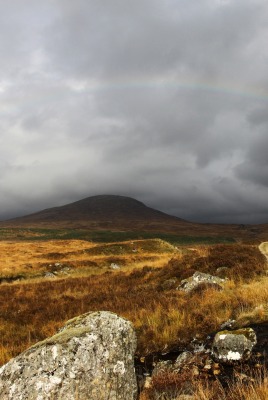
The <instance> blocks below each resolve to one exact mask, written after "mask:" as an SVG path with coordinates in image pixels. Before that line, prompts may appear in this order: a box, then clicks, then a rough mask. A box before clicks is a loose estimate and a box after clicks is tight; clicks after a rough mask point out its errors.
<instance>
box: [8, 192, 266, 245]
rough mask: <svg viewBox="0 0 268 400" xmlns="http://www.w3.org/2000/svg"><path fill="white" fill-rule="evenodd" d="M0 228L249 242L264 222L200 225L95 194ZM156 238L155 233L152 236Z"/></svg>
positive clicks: (262, 232)
mask: <svg viewBox="0 0 268 400" xmlns="http://www.w3.org/2000/svg"><path fill="white" fill-rule="evenodd" d="M1 228H38V229H43V228H44V229H76V230H79V229H80V230H81V229H84V230H85V229H86V230H90V231H105V230H107V231H113V232H116V231H117V232H118V231H119V232H120V231H125V232H154V233H173V234H176V235H180V236H185V237H186V236H187V237H189V236H195V237H209V238H213V237H216V238H218V237H221V238H224V237H225V238H229V239H235V240H243V241H250V242H260V241H263V240H266V238H267V234H268V225H267V224H262V225H235V224H204V223H203V224H201V223H193V222H189V221H185V220H183V219H181V218H178V217H175V216H171V215H168V214H165V213H163V212H161V211H158V210H155V209H153V208H150V207H148V206H146V205H145V204H143V203H142V202H140V201H138V200H136V199H133V198H130V197H125V196H116V195H98V196H92V197H87V198H85V199H82V200H79V201H76V202H74V203H70V204H66V205H64V206H60V207H53V208H48V209H45V210H42V211H39V212H36V213H33V214H30V215H26V216H23V217H19V218H14V219H10V220H7V221H2V222H0V229H1ZM156 237H159V235H156Z"/></svg>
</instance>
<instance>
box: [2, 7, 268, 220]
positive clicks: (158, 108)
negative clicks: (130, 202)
mask: <svg viewBox="0 0 268 400" xmlns="http://www.w3.org/2000/svg"><path fill="white" fill-rule="evenodd" d="M267 17H268V5H267V4H266V2H265V1H263V0H243V1H242V0H237V1H235V2H233V1H229V0H203V1H200V0H198V1H197V0H191V1H189V0H187V1H186V0H179V1H177V0H176V1H175V0H166V1H162V0H161V1H160V0H137V1H130V0H129V1H126V0H109V1H106V0H98V1H88V0H77V1H75V2H74V1H73V0H64V1H63V0H56V1H52V0H48V1H46V2H41V1H39V0H28V1H24V0H12V1H9V2H4V1H1V0H0V38H1V39H0V56H1V70H0V102H1V108H0V116H1V118H0V129H1V134H0V151H1V153H0V167H1V169H0V190H1V197H0V204H1V212H0V217H1V218H5V217H10V216H13V215H21V214H23V213H29V212H33V211H37V210H39V209H41V208H44V207H49V206H55V205H60V204H65V203H67V202H71V201H74V200H78V199H79V198H82V197H86V196H90V195H95V194H101V193H111V194H121V195H129V196H133V197H136V198H138V199H140V200H142V201H145V202H146V203H147V204H149V205H151V206H154V207H156V208H160V209H162V210H164V211H166V212H170V213H173V214H175V215H178V216H180V217H182V218H188V219H191V220H198V221H204V222H205V221H209V222H213V221H219V222H239V223H240V222H268V206H267V204H268V201H267V200H268V188H267V186H268V180H267V176H268V159H267V154H268V151H267V150H268V139H267V138H268V136H267V128H268V113H267V103H268V79H267V66H268V51H267V40H268V28H267Z"/></svg>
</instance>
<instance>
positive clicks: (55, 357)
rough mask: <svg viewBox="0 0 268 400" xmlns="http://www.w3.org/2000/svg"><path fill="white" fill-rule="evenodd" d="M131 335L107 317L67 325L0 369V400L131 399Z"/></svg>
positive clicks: (122, 324)
mask: <svg viewBox="0 0 268 400" xmlns="http://www.w3.org/2000/svg"><path fill="white" fill-rule="evenodd" d="M135 349H136V336H135V332H134V329H133V328H132V326H131V324H130V323H129V322H128V321H126V320H125V319H122V318H120V317H118V316H117V315H116V314H113V313H110V312H105V311H102V312H93V313H87V314H84V315H82V316H80V317H77V318H74V319H72V320H70V321H68V322H67V324H66V325H65V326H64V328H63V329H62V330H61V331H60V332H59V333H58V334H56V335H55V336H53V337H51V338H49V339H47V340H45V341H43V342H39V343H37V344H36V345H35V346H33V347H31V348H30V349H28V350H26V351H25V352H23V353H22V354H20V355H19V356H18V357H16V358H14V359H13V360H10V361H9V362H8V363H7V364H6V365H4V366H3V367H2V368H1V369H0V398H1V400H11V399H12V400H14V399H16V400H25V399H27V400H49V399H51V400H52V399H64V400H86V399H87V400H88V399H91V400H106V399H107V400H108V399H109V400H134V399H136V395H137V384H136V377H135V371H134V361H133V359H134V352H135Z"/></svg>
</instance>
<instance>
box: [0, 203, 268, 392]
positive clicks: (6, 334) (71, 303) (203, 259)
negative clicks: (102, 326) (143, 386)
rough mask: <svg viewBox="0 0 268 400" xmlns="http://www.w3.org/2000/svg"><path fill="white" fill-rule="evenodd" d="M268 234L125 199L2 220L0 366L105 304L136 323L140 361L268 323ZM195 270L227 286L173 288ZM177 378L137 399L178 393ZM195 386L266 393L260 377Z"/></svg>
mask: <svg viewBox="0 0 268 400" xmlns="http://www.w3.org/2000/svg"><path fill="white" fill-rule="evenodd" d="M267 237H268V227H267V225H266V224H263V225H257V226H252V225H213V224H196V223H192V222H187V221H184V220H181V219H179V218H176V217H172V216H169V215H166V214H164V213H161V212H159V211H157V210H153V209H150V208H149V207H146V206H145V205H143V204H142V203H140V202H138V201H136V200H134V199H129V198H125V197H121V196H95V197H93V198H88V199H85V200H81V201H80V202H76V203H73V204H71V205H68V206H63V207H56V208H53V209H48V210H44V211H41V212H39V213H35V214H32V215H30V216H26V217H22V218H17V219H14V220H9V221H3V222H1V223H0V257H1V265H0V281H1V285H0V332H1V335H0V338H1V339H0V363H1V364H4V363H5V362H7V361H8V360H9V359H10V358H12V357H14V356H16V355H17V354H19V353H20V352H22V351H23V350H25V349H26V348H28V347H29V346H31V345H33V344H34V343H36V342H37V341H40V340H43V339H44V338H46V337H48V336H51V335H53V334H54V333H55V332H56V331H57V330H58V329H59V328H60V327H61V326H62V325H63V323H64V322H65V321H67V320H68V319H70V318H72V317H74V316H76V315H79V314H82V313H85V312H87V311H94V310H109V311H113V312H116V313H117V314H119V315H121V316H123V317H126V318H127V319H129V320H130V321H132V323H133V324H134V326H135V329H136V332H137V336H138V348H137V352H136V358H137V360H142V362H145V363H146V360H149V359H152V357H153V356H156V355H158V354H164V353H165V354H167V353H168V352H174V351H180V350H181V349H183V348H185V347H186V346H187V344H188V343H189V342H191V341H192V339H193V338H198V340H203V339H205V338H206V337H207V335H209V334H210V333H211V332H215V331H217V330H219V327H220V326H221V324H223V323H224V322H226V321H228V320H235V324H236V327H246V326H249V325H250V324H252V323H258V324H261V323H265V322H267V320H268V276H267V259H266V256H265V254H266V252H267V248H266V246H265V245H262V247H261V248H259V246H260V244H261V243H262V242H264V241H265V240H267ZM196 271H200V272H204V273H208V274H212V275H216V276H220V277H222V278H227V281H226V285H225V288H224V290H223V291H218V290H216V288H213V287H210V288H206V290H204V291H202V292H198V291H196V292H193V293H191V294H185V293H183V292H181V291H180V290H177V287H178V285H179V283H180V282H181V280H183V279H186V278H189V277H190V276H192V275H193V273H194V272H196ZM173 378H174V377H172V379H173ZM172 379H171V378H170V377H167V376H165V377H163V379H162V381H160V380H159V379H158V381H155V382H154V381H153V382H152V387H151V388H150V389H148V390H144V391H143V392H142V393H141V394H140V398H141V399H143V400H149V399H150V400H151V399H154V400H156V399H163V400H164V399H166V400H171V399H173V398H175V397H174V396H173V397H171V396H169V395H168V390H167V388H168V387H170V385H171V386H172V385H173V387H175V388H178V390H179V386H180V382H178V381H176V380H175V381H174V379H173V380H172ZM176 379H177V378H176ZM187 379H188V378H187ZM195 379H196V378H195ZM215 381H217V379H216V377H215ZM196 385H197V386H196V387H197V392H198V393H197V396H198V397H196V398H199V399H204V400H205V399H211V400H212V399H224V398H226V399H235V400H238V399H242V398H244V399H247V400H249V399H265V398H267V387H266V386H265V381H264V380H263V379H261V380H258V379H256V380H255V381H254V382H253V383H252V384H251V385H249V386H245V388H241V385H240V386H239V385H235V384H234V385H233V386H232V390H230V387H231V386H230V387H229V389H228V390H227V391H225V392H223V391H222V390H223V389H222V388H221V387H220V386H217V388H216V389H215V387H214V386H213V390H211V388H210V386H208V385H207V382H203V381H200V382H199V381H198V382H196ZM168 396H169V397H168ZM224 396H225V397H224Z"/></svg>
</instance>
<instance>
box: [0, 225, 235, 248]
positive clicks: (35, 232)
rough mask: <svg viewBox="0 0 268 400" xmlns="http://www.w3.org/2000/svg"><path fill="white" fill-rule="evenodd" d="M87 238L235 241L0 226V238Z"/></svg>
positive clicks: (109, 240) (100, 240)
mask: <svg viewBox="0 0 268 400" xmlns="http://www.w3.org/2000/svg"><path fill="white" fill-rule="evenodd" d="M55 239H61V240H71V239H73V240H74V239H76V240H88V241H93V242H96V243H113V242H123V241H127V240H142V239H162V240H164V241H166V242H168V243H170V244H172V245H175V246H176V245H179V246H183V245H185V246H186V245H195V244H208V245H210V244H211V245H212V244H219V243H235V240H234V238H232V237H222V236H182V235H176V234H172V233H161V232H136V231H117V232H114V231H91V230H86V229H45V228H44V229H43V228H42V229H38V228H25V229H23V228H0V240H21V241H25V240H30V241H34V240H55Z"/></svg>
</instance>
